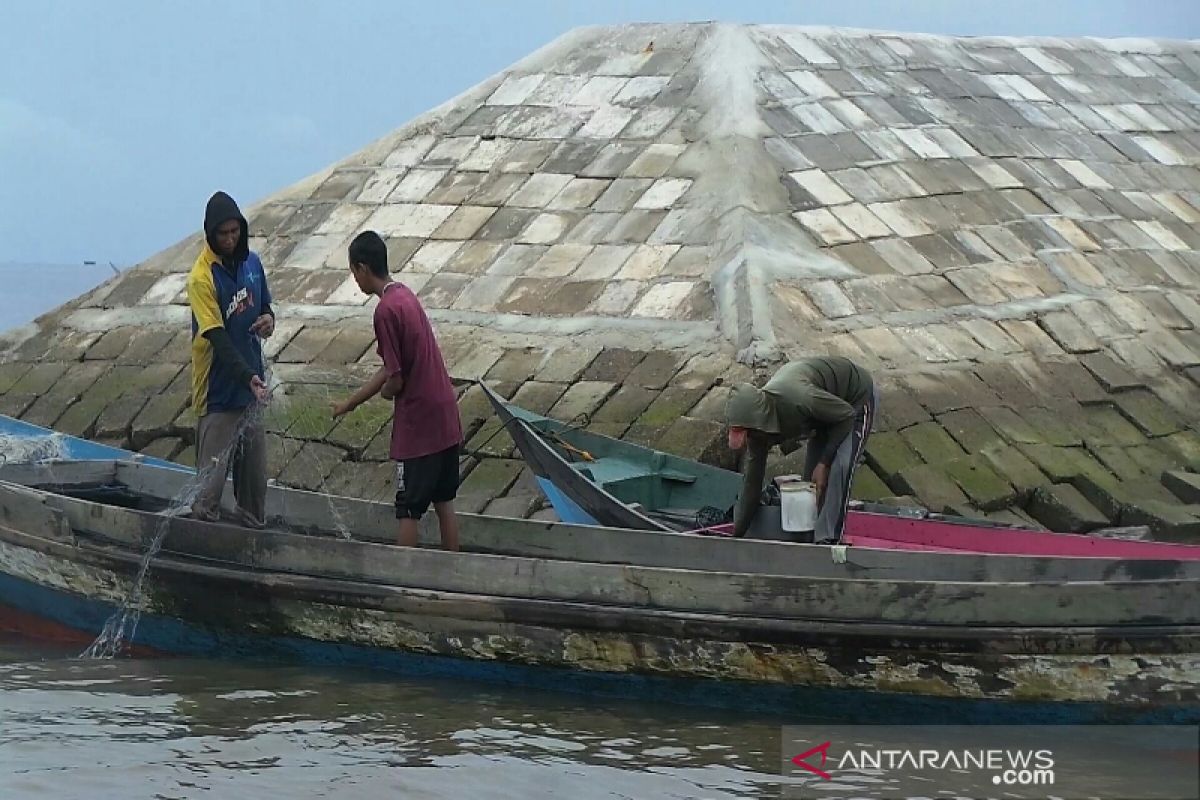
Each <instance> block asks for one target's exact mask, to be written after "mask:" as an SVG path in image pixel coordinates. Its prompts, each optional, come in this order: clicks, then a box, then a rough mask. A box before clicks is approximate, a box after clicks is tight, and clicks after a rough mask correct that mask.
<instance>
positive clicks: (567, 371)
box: [533, 345, 601, 383]
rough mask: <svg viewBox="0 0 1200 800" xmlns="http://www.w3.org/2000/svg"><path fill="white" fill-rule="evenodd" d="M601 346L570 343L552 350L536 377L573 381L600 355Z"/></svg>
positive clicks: (555, 380)
mask: <svg viewBox="0 0 1200 800" xmlns="http://www.w3.org/2000/svg"><path fill="white" fill-rule="evenodd" d="M600 351H601V348H599V347H586V346H580V345H568V346H566V347H558V348H555V349H554V350H551V351H550V352H549V353H548V354H547V355H546V357H545V358H544V359H543V360H542V363H541V364H540V365H539V366H538V370H537V372H536V373H535V374H534V376H533V377H534V378H536V379H537V380H539V381H546V382H548V383H573V382H574V381H576V380H578V379H579V376H580V375H582V374H583V371H584V370H585V369H587V368H588V366H589V365H590V364H591V363H592V362H593V361H595V360H596V357H597V356H598V355H600Z"/></svg>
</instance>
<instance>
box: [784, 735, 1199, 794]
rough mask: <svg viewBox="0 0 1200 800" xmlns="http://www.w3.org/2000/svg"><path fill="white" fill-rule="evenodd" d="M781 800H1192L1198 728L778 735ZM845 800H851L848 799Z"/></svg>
mask: <svg viewBox="0 0 1200 800" xmlns="http://www.w3.org/2000/svg"><path fill="white" fill-rule="evenodd" d="M781 733H782V738H781V742H780V743H781V745H782V746H781V749H780V753H779V755H780V758H779V765H780V771H781V773H782V774H781V778H782V780H781V791H782V794H781V796H783V797H790V798H806V800H808V799H809V798H813V797H832V796H834V795H838V796H841V795H842V794H845V795H846V796H853V797H868V796H869V797H878V798H902V797H914V796H921V797H926V796H929V793H930V790H931V787H933V788H936V790H937V792H938V793H939V794H940V795H943V796H960V797H990V796H994V795H995V793H996V792H1006V793H1008V792H1011V793H1013V795H1014V796H1016V795H1021V796H1030V797H1034V796H1045V794H1046V793H1047V792H1052V793H1053V795H1054V796H1055V797H1059V798H1063V800H1087V799H1088V798H1095V797H1125V798H1137V799H1138V800H1198V798H1200V771H1198V770H1197V769H1196V766H1197V764H1198V763H1200V762H1198V761H1197V757H1198V755H1200V726H1197V725H987V724H983V725H936V724H932V725H839V724H837V723H820V724H819V725H815V724H814V725H805V726H799V725H798V726H785V727H784V728H783V729H782V730H781ZM846 793H850V794H846Z"/></svg>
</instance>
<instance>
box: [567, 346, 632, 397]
mask: <svg viewBox="0 0 1200 800" xmlns="http://www.w3.org/2000/svg"><path fill="white" fill-rule="evenodd" d="M645 358H646V353H645V352H643V351H641V350H626V349H625V348H620V347H609V348H605V349H604V350H603V351H601V352H600V354H599V355H597V356H596V358H595V359H594V360H593V361H592V362H591V364H589V365H588V368H587V369H586V370H584V372H583V375H582V378H581V379H582V380H585V381H607V382H609V383H622V382H624V380H625V379H626V377H627V376H629V375H630V374H631V373H632V372H633V370H634V368H635V367H637V366H638V365H639V364H641V363H642V361H643V360H645ZM647 388H649V387H647Z"/></svg>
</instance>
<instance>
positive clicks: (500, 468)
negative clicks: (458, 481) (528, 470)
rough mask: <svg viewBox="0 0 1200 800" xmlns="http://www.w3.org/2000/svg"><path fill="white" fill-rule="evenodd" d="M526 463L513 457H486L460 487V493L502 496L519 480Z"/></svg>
mask: <svg viewBox="0 0 1200 800" xmlns="http://www.w3.org/2000/svg"><path fill="white" fill-rule="evenodd" d="M524 468H525V463H524V462H523V461H520V460H518V459H512V458H485V459H483V460H482V461H480V462H479V464H478V466H476V467H475V468H474V469H473V470H471V472H470V473H469V474H468V475H467V477H466V478H465V479H464V480H463V482H462V485H461V486H460V487H459V494H460V495H477V496H480V497H487V498H488V499H489V501H490V500H492V499H495V498H497V497H500V496H502V495H503V494H504V493H505V492H507V491H508V488H509V487H510V486H512V485H513V483H514V482H516V480H517V476H519V475H520V474H521V470H523V469H524Z"/></svg>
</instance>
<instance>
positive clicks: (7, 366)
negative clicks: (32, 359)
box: [0, 361, 33, 394]
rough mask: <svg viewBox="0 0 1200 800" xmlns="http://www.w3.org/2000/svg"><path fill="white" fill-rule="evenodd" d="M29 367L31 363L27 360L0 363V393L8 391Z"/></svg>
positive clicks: (31, 366) (30, 367)
mask: <svg viewBox="0 0 1200 800" xmlns="http://www.w3.org/2000/svg"><path fill="white" fill-rule="evenodd" d="M31 369H33V365H32V364H29V363H27V362H16V361H10V362H8V363H4V364H0V394H6V393H7V392H9V391H10V390H11V389H12V388H13V387H14V386H16V385H17V382H18V381H19V380H21V378H22V376H24V375H25V373H27V372H29V370H31Z"/></svg>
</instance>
